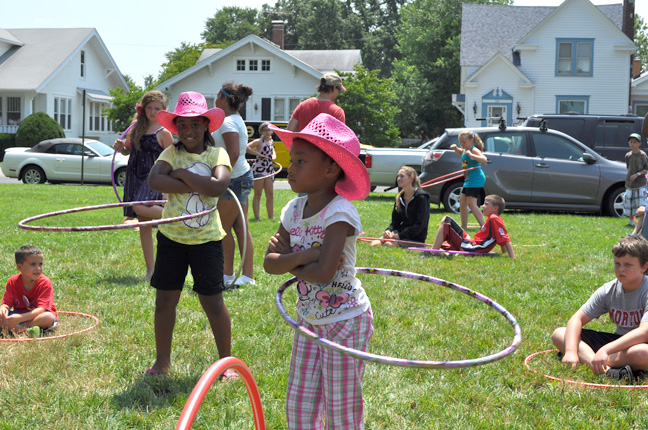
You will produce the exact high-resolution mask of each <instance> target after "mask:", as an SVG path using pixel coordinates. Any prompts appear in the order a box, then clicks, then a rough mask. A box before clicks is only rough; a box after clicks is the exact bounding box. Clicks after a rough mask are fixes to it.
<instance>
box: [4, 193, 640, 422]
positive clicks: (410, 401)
mask: <svg viewBox="0 0 648 430" xmlns="http://www.w3.org/2000/svg"><path fill="white" fill-rule="evenodd" d="M0 195H1V196H2V198H1V199H0V213H1V214H2V217H1V218H0V232H1V233H2V240H1V241H0V262H1V263H2V264H0V278H2V282H5V281H6V279H7V278H8V277H9V276H10V275H12V274H13V273H15V264H14V257H13V253H14V251H15V249H16V248H17V247H19V246H21V245H24V244H34V245H37V246H39V247H40V248H41V249H43V251H44V253H45V270H44V272H45V274H46V275H47V276H49V277H50V278H51V279H52V281H53V283H54V290H55V298H56V303H57V306H58V308H59V309H60V310H65V311H76V312H85V313H90V314H92V315H95V316H97V317H98V318H99V319H100V321H101V322H100V324H99V326H98V327H97V328H95V329H94V330H92V331H89V332H86V333H83V334H79V335H75V336H70V337H67V338H64V339H61V340H52V341H44V342H25V343H7V342H2V343H0V429H27V428H33V429H66V430H69V429H131V428H132V429H170V428H174V427H175V424H176V422H177V420H178V417H179V416H180V413H181V411H182V408H183V407H184V404H185V402H186V400H187V397H188V396H189V394H190V392H191V390H192V389H193V387H194V385H195V384H196V382H197V381H198V379H199V378H200V376H201V375H202V373H203V372H204V371H205V370H206V369H207V368H208V367H209V366H210V365H211V364H212V363H214V362H215V361H216V360H217V359H218V357H217V354H216V347H215V344H214V341H213V338H212V336H211V331H210V329H209V325H208V323H207V319H206V317H205V315H204V313H203V311H202V309H201V308H200V305H199V303H198V299H197V297H196V296H195V294H193V293H192V292H191V290H190V289H186V290H185V292H184V293H183V297H182V299H181V301H180V304H179V306H178V318H177V325H176V329H175V333H174V344H173V356H172V358H173V372H172V374H171V375H170V376H168V377H166V378H148V377H141V376H140V372H141V371H142V370H143V369H145V368H147V367H148V366H150V365H151V364H152V363H153V359H154V348H155V340H154V336H153V310H154V298H155V293H154V290H153V289H152V288H151V287H150V286H149V285H148V284H147V283H146V282H142V281H138V278H139V277H140V276H142V275H143V274H144V272H145V269H144V263H143V258H142V253H141V249H140V244H139V236H138V233H137V232H134V231H132V230H118V231H106V232H87V233H55V232H31V231H26V230H21V229H19V228H18V227H17V224H18V222H19V221H20V220H22V219H24V218H27V217H30V216H33V215H37V214H41V213H45V212H50V211H57V210H62V209H69V208H73V207H78V206H88V205H97V204H104V203H113V202H115V196H114V193H113V190H112V188H111V187H105V186H102V187H80V186H71V185H32V186H25V185H13V184H12V185H0ZM394 195H395V194H390V193H381V194H371V195H370V196H369V198H368V199H366V200H365V201H362V202H356V206H357V208H358V210H359V212H360V215H361V218H362V222H363V226H364V229H365V235H366V236H369V237H372V236H377V235H379V234H380V233H381V232H382V231H383V230H384V228H385V227H386V226H387V224H388V223H389V216H390V213H391V207H392V202H393V198H394ZM293 196H294V194H293V193H291V192H289V191H277V192H275V212H276V214H277V216H278V215H279V212H280V209H281V208H282V207H283V206H284V204H285V203H286V202H287V201H288V200H289V199H290V198H292V197H293ZM261 213H262V214H264V213H265V210H264V208H263V205H262V212H261ZM442 216H443V212H442V211H440V210H438V209H433V210H432V214H431V229H430V234H429V236H428V242H429V241H431V240H432V237H433V234H434V230H435V229H436V227H435V225H436V224H437V223H438V221H439V220H440V219H441V217H442ZM122 219H123V217H122V213H121V210H120V209H109V210H100V211H92V212H83V213H79V214H73V215H66V216H61V217H56V218H51V219H44V220H40V221H37V222H36V223H35V224H38V225H58V226H63V225H99V224H112V223H120V222H121V221H122ZM503 219H504V222H505V223H506V225H507V227H508V230H509V234H510V235H511V237H512V239H513V244H514V249H515V253H516V256H517V259H516V260H510V259H509V258H507V257H505V256H500V257H496V258H482V257H465V256H456V257H454V258H440V257H428V258H425V257H422V256H421V255H419V254H418V253H415V252H411V251H407V250H404V249H394V248H386V247H384V248H378V249H376V248H371V247H369V246H368V244H366V243H358V261H357V265H358V266H368V267H383V268H389V269H401V270H408V271H412V272H417V273H423V274H427V275H431V276H435V277H438V278H441V279H446V280H449V281H452V282H455V283H458V284H461V285H464V286H466V287H468V288H471V289H473V290H476V291H478V292H480V293H482V294H485V295H487V296H489V297H491V298H492V299H494V300H496V301H497V302H499V303H500V304H501V305H502V306H504V307H505V308H506V309H508V310H509V311H510V312H511V313H512V314H513V315H514V316H515V317H516V318H517V320H518V321H519V323H520V325H521V327H522V337H523V341H522V345H521V346H520V348H519V349H518V350H517V351H516V352H515V353H514V354H513V355H512V356H509V357H506V358H504V359H503V360H501V361H498V362H495V363H492V364H488V365H484V366H479V367H473V368H466V369H455V370H444V369H432V370H421V369H405V368H397V367H389V366H384V365H379V364H372V363H370V364H368V365H367V371H366V375H365V380H364V382H365V402H366V428H367V429H430V428H460V429H472V428H484V429H486V428H520V429H527V428H528V429H535V428H565V427H569V428H588V429H589V428H619V429H622V428H623V429H625V428H646V427H648V415H647V414H646V412H647V406H646V403H647V402H646V394H645V392H644V391H642V390H637V391H633V390H618V389H615V390H600V389H587V388H582V387H573V386H568V385H563V384H561V383H556V382H551V381H549V380H547V379H545V378H544V377H542V376H541V375H537V374H534V373H532V372H530V371H528V370H527V369H526V368H525V366H524V363H523V362H524V359H525V357H527V356H528V355H530V354H532V353H534V352H537V351H542V350H545V349H549V348H551V340H550V334H551V332H552V331H553V329H554V328H555V327H557V326H559V325H564V324H566V322H567V320H568V318H569V317H570V316H571V314H572V313H573V312H574V311H575V310H576V309H577V308H578V307H579V306H580V305H581V304H582V303H583V302H584V301H585V300H586V299H587V298H588V297H589V295H590V294H591V293H592V292H593V291H594V289H595V288H597V287H598V286H600V285H601V284H603V283H604V282H606V281H608V280H611V279H612V278H613V276H614V274H613V268H612V258H611V253H610V249H611V247H612V245H613V244H614V243H615V242H616V241H617V240H619V239H620V238H621V237H622V236H623V235H624V234H627V233H629V232H630V230H629V229H627V228H626V227H624V225H625V223H626V220H624V219H613V218H604V217H597V216H589V215H584V216H582V215H573V214H572V215H563V214H538V213H522V212H506V213H505V214H504V216H503ZM471 222H473V223H474V222H475V221H474V219H471ZM250 226H251V229H252V235H253V238H254V243H255V250H254V254H255V275H256V278H257V281H258V284H257V285H256V286H250V287H246V288H243V289H240V290H236V291H233V292H227V293H226V294H225V300H226V303H227V306H228V308H229V311H230V314H231V317H232V331H233V334H232V335H233V348H232V349H233V354H234V355H235V356H236V357H238V358H240V359H242V360H243V361H244V362H245V363H246V364H247V365H248V366H249V367H250V369H251V370H252V372H253V373H254V375H255V377H256V380H257V384H258V386H259V390H260V392H261V397H262V402H263V407H264V412H265V417H266V423H267V427H268V428H269V429H283V428H285V426H286V421H285V414H284V405H285V400H284V397H285V384H286V378H287V374H288V364H289V359H290V346H291V343H292V335H293V332H292V330H291V328H290V327H289V326H288V325H287V324H285V323H284V321H283V319H282V318H281V317H280V315H279V313H278V312H277V310H276V308H275V304H274V299H275V294H276V291H277V288H278V287H279V286H280V285H281V284H282V283H283V282H284V281H286V280H287V279H289V277H290V276H289V275H286V276H270V275H267V274H265V273H264V272H263V268H262V260H263V255H264V253H265V249H266V244H267V240H268V238H269V237H270V235H272V234H274V232H275V231H276V229H277V226H278V221H271V220H263V221H260V222H251V224H250ZM540 244H544V245H545V246H531V245H540ZM526 245H529V246H526ZM360 276H361V280H362V281H363V284H364V285H365V288H366V290H367V293H368V294H369V297H370V299H371V302H372V306H373V311H374V316H375V329H376V332H375V335H374V337H373V339H372V341H371V346H370V350H371V351H372V352H374V353H377V354H384V355H390V356H396V357H403V358H412V359H419V360H437V359H438V360H441V359H445V360H458V359H468V358H476V357H479V356H483V355H488V354H492V353H495V352H497V351H499V350H501V349H503V348H505V347H506V346H508V345H509V344H510V343H511V341H512V339H513V330H512V328H511V325H510V324H509V323H508V322H507V321H506V320H505V319H504V318H503V317H502V316H501V315H500V314H498V313H497V312H496V311H494V310H493V309H491V308H490V307H488V306H487V305H485V304H483V303H481V302H479V301H477V300H474V299H472V298H470V297H468V296H466V295H464V294H460V293H458V292H454V291H451V290H449V289H446V288H443V287H440V286H437V285H433V284H429V283H424V282H420V281H412V280H408V279H403V278H395V277H383V276H378V275H360ZM187 285H191V278H190V277H189V278H188V280H187ZM295 299H296V294H295V292H294V290H292V289H290V290H289V291H288V292H286V294H285V297H284V304H285V306H286V308H287V310H288V311H289V313H290V314H291V315H294V301H295ZM88 324H90V321H88V320H86V319H84V318H81V317H74V316H66V315H64V316H62V317H61V326H60V330H59V334H62V333H66V332H69V331H71V330H74V329H78V328H82V327H85V326H87V325H88ZM592 326H593V327H595V328H599V329H604V330H609V331H611V330H613V326H612V324H611V323H610V322H609V321H608V319H607V317H605V318H601V320H600V321H594V322H593V323H592ZM532 364H534V366H536V367H537V368H538V369H539V370H540V371H541V372H545V373H550V374H553V375H556V376H563V377H570V378H576V379H579V380H582V381H587V382H603V383H605V382H607V381H606V380H605V379H604V378H601V377H594V376H593V375H592V374H591V373H590V372H588V371H587V370H586V369H583V368H580V369H579V370H578V371H577V372H576V373H575V374H573V373H571V372H567V371H565V369H563V368H562V367H561V365H560V364H559V362H558V361H557V360H556V359H555V356H554V355H553V354H552V355H544V356H540V357H538V358H537V359H536V360H534V361H533V362H532ZM194 428H218V429H246V428H253V422H252V413H251V409H250V404H249V400H248V397H247V393H246V390H245V387H244V385H243V383H242V382H241V381H238V382H234V383H229V384H220V383H218V384H215V386H214V387H212V389H211V390H210V392H209V394H208V395H207V397H206V398H205V401H204V403H203V405H202V407H201V409H200V411H199V413H198V418H197V420H196V422H195V423H194Z"/></svg>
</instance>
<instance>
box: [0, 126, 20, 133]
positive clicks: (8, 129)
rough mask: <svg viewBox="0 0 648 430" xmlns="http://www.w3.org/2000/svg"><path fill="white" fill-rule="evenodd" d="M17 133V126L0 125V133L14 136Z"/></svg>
mask: <svg viewBox="0 0 648 430" xmlns="http://www.w3.org/2000/svg"><path fill="white" fill-rule="evenodd" d="M17 131H18V126H17V125H0V133H6V134H16V132H17Z"/></svg>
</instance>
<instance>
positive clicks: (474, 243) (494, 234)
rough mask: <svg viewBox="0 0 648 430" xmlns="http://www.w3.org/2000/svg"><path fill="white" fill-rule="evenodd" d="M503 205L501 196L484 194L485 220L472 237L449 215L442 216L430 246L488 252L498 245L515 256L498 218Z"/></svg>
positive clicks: (512, 256) (504, 205)
mask: <svg viewBox="0 0 648 430" xmlns="http://www.w3.org/2000/svg"><path fill="white" fill-rule="evenodd" d="M505 207H506V202H505V201H504V199H503V198H502V197H500V196H498V195H496V194H491V195H489V196H486V198H485V199H484V209H483V211H482V212H483V215H484V219H486V222H485V223H484V225H483V226H482V227H481V228H480V229H479V231H478V232H477V234H475V237H474V239H471V238H470V236H468V234H467V233H466V232H465V230H464V229H463V228H461V226H459V224H457V222H456V221H455V220H453V219H452V218H451V217H449V216H446V217H444V218H443V220H442V221H441V224H440V225H439V229H438V230H437V234H436V237H435V239H434V243H433V244H432V248H433V249H446V250H454V251H466V252H483V253H488V252H490V251H491V249H493V248H494V247H495V245H500V246H501V247H502V253H504V251H506V252H508V255H509V257H510V258H515V255H514V254H513V245H512V244H511V239H510V238H509V235H508V233H507V231H506V227H504V221H502V218H500V215H501V214H502V212H504V208H505Z"/></svg>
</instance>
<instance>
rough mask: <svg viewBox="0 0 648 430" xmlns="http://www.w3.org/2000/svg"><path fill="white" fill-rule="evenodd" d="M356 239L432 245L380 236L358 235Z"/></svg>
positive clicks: (424, 244)
mask: <svg viewBox="0 0 648 430" xmlns="http://www.w3.org/2000/svg"><path fill="white" fill-rule="evenodd" d="M358 240H359V241H360V242H373V241H374V240H380V241H382V242H396V243H408V244H412V245H418V246H432V244H430V243H421V242H412V241H409V240H400V239H384V238H382V237H361V236H358Z"/></svg>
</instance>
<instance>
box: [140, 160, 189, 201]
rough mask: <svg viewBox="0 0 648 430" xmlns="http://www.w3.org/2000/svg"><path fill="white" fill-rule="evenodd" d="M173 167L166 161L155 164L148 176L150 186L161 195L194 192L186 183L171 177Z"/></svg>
mask: <svg viewBox="0 0 648 430" xmlns="http://www.w3.org/2000/svg"><path fill="white" fill-rule="evenodd" d="M172 170H173V167H172V166H171V165H170V164H169V163H167V162H166V161H161V160H158V161H156V162H155V164H154V165H153V167H152V168H151V171H150V172H149V176H148V186H149V187H150V188H151V189H152V190H155V191H159V192H161V193H176V194H182V193H190V192H191V191H193V190H192V189H191V188H190V187H189V185H187V184H186V183H185V182H184V181H182V180H180V179H177V178H173V177H171V175H170V173H171V171H172Z"/></svg>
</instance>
